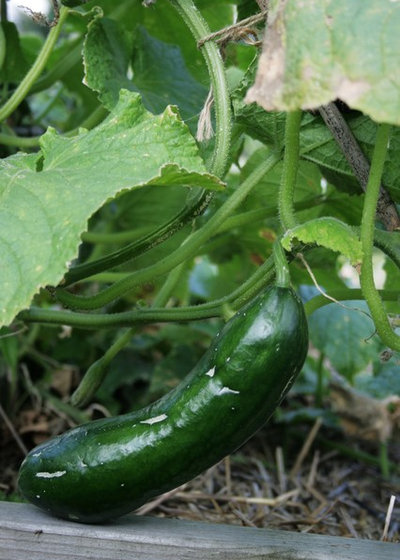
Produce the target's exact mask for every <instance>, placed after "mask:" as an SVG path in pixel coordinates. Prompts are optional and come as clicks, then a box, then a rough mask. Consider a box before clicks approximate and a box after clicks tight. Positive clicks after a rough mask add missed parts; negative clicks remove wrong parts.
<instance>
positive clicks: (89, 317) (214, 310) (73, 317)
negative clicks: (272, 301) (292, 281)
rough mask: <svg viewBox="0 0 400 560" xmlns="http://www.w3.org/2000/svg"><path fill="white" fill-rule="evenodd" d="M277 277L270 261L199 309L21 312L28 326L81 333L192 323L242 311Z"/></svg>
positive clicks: (43, 310) (194, 307) (31, 310)
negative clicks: (228, 311) (57, 327)
mask: <svg viewBox="0 0 400 560" xmlns="http://www.w3.org/2000/svg"><path fill="white" fill-rule="evenodd" d="M273 276H274V262H273V258H272V257H270V258H268V259H267V260H266V261H265V262H264V263H263V264H262V265H261V266H260V267H259V268H258V269H257V270H256V271H255V272H254V274H252V276H251V277H250V278H248V279H247V280H246V282H244V283H243V284H241V285H240V286H239V287H238V288H236V289H235V290H234V291H233V292H232V293H231V294H229V295H227V296H224V297H222V298H219V299H218V300H214V301H211V302H207V303H203V304H200V305H194V306H186V307H177V308H171V309H164V308H138V309H135V310H133V311H125V312H121V313H112V314H108V313H95V314H92V313H76V312H73V311H58V310H53V309H43V308H40V307H31V308H30V309H28V310H26V311H21V312H20V313H19V315H18V319H19V320H20V321H23V322H26V323H37V322H40V323H46V324H49V325H70V326H72V327H76V328H82V329H100V328H115V327H126V326H132V325H135V324H145V323H155V322H157V323H163V322H170V321H193V320H199V319H209V318H211V317H219V316H221V315H222V314H223V310H224V307H225V306H226V305H229V306H230V308H231V309H232V310H233V311H236V310H238V309H240V308H241V307H242V306H243V305H245V304H246V303H247V302H248V301H250V300H251V299H252V298H253V297H254V296H255V295H256V294H257V293H258V292H259V291H260V290H261V289H262V288H263V287H265V286H266V285H267V284H269V283H270V282H271V280H272V278H273Z"/></svg>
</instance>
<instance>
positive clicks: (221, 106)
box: [170, 0, 232, 177]
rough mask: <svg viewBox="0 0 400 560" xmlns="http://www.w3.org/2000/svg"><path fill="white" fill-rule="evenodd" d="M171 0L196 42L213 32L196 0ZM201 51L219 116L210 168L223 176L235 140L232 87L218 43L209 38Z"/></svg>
mask: <svg viewBox="0 0 400 560" xmlns="http://www.w3.org/2000/svg"><path fill="white" fill-rule="evenodd" d="M170 2H171V4H172V5H173V6H174V8H175V9H176V10H177V11H178V13H179V14H180V15H181V17H182V19H183V20H184V21H185V23H186V25H187V26H188V27H189V29H190V31H191V32H192V35H193V37H194V38H195V40H196V42H198V41H200V40H201V39H202V38H203V37H206V36H207V35H209V33H210V29H209V27H208V25H207V23H206V21H205V20H204V18H203V16H202V15H201V14H200V12H199V10H198V9H197V7H196V6H195V5H194V3H193V2H192V0H170ZM201 52H202V53H203V56H204V59H205V61H206V64H207V67H208V72H209V75H210V81H211V86H212V90H213V95H214V105H215V116H216V137H215V148H214V154H213V158H212V161H211V165H210V172H211V173H213V174H214V175H217V176H218V177H222V176H223V175H225V173H226V171H227V164H228V156H229V151H230V143H231V123H232V115H231V104H230V99H229V93H228V92H229V89H228V84H227V80H226V75H225V67H224V63H223V61H222V58H221V54H220V52H219V50H218V47H217V46H216V45H215V44H214V43H213V42H207V43H205V44H204V45H202V47H201Z"/></svg>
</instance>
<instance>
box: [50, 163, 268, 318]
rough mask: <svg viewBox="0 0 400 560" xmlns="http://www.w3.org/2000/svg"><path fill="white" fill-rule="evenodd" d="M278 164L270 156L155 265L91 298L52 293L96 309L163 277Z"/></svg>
mask: <svg viewBox="0 0 400 560" xmlns="http://www.w3.org/2000/svg"><path fill="white" fill-rule="evenodd" d="M278 161H279V156H278V155H277V154H275V153H272V154H271V155H270V156H269V158H267V160H266V161H265V162H263V163H262V164H261V165H260V166H259V167H257V168H256V169H254V171H253V172H252V173H251V174H250V175H249V176H248V177H247V178H246V179H245V180H244V181H243V183H242V184H241V185H240V187H239V188H238V189H237V190H236V191H235V192H234V193H233V194H232V195H231V197H230V198H229V199H228V200H226V201H225V202H224V204H223V205H222V206H221V207H220V208H219V209H218V210H217V211H216V212H215V214H214V215H213V216H212V217H211V218H210V220H209V221H208V222H207V223H206V224H205V225H204V226H203V227H202V228H201V229H199V230H198V231H196V232H194V233H193V234H192V235H191V236H190V237H189V238H187V240H186V243H184V244H183V245H181V247H179V248H178V249H176V250H175V251H174V252H173V253H171V254H170V255H168V256H167V257H164V258H163V259H161V260H160V261H159V262H157V263H155V264H154V265H151V266H149V267H147V268H144V269H141V270H138V271H135V272H133V273H132V274H130V275H129V277H127V278H125V279H123V280H120V281H119V282H116V283H115V284H113V285H112V286H110V287H109V288H106V289H105V290H103V291H101V292H99V293H98V294H96V295H94V296H88V297H85V296H76V295H73V294H71V293H70V292H68V291H66V290H62V289H60V288H58V289H56V291H55V293H56V297H57V298H58V299H59V301H61V302H62V303H63V304H64V305H66V306H68V307H72V308H75V309H82V310H83V309H84V310H90V309H99V308H100V307H103V306H104V305H107V304H108V303H110V302H112V301H113V300H115V299H117V298H119V297H122V296H123V295H124V294H126V293H128V292H129V291H131V290H133V288H135V287H136V286H137V285H138V284H141V283H145V282H148V281H150V280H152V279H153V278H156V277H158V276H161V275H163V274H166V273H167V272H169V271H170V270H172V269H173V268H175V267H176V266H178V265H179V264H180V263H181V262H183V261H184V260H186V259H189V258H191V257H193V256H194V255H195V254H196V252H197V251H198V249H199V248H200V247H201V246H202V245H203V244H204V243H205V242H206V241H207V240H208V239H210V237H211V236H212V235H214V233H215V232H216V231H218V228H219V226H220V224H221V223H222V222H224V221H225V219H226V218H227V217H228V216H229V215H230V214H231V213H232V212H233V211H234V210H235V209H236V208H237V207H238V206H239V205H240V204H241V203H242V202H243V200H244V199H245V198H246V197H247V195H248V194H249V193H250V192H251V190H252V189H253V188H254V187H255V186H256V185H257V184H258V183H259V182H260V180H261V179H262V178H263V177H264V175H265V174H266V173H267V172H268V171H270V170H271V169H272V168H273V167H274V166H275V165H276V163H277V162H278Z"/></svg>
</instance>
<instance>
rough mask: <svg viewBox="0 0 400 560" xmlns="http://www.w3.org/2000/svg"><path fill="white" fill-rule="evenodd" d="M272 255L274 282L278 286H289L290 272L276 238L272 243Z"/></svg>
mask: <svg viewBox="0 0 400 560" xmlns="http://www.w3.org/2000/svg"><path fill="white" fill-rule="evenodd" d="M273 256H274V265H275V272H276V275H275V284H276V285H277V286H278V287H279V288H289V286H290V274H289V265H288V262H287V260H286V256H285V251H284V250H283V247H282V245H281V242H280V240H279V239H277V240H276V241H275V243H274V245H273Z"/></svg>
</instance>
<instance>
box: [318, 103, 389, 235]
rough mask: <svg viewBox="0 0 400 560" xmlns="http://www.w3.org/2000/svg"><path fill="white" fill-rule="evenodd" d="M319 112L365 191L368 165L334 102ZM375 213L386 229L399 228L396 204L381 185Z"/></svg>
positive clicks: (321, 108)
mask: <svg viewBox="0 0 400 560" xmlns="http://www.w3.org/2000/svg"><path fill="white" fill-rule="evenodd" d="M319 112H320V114H321V116H322V118H323V119H324V122H325V124H326V126H327V127H328V128H329V130H330V131H331V133H332V135H333V137H334V138H335V140H336V142H337V144H338V146H339V147H340V149H341V150H342V152H343V154H344V156H345V158H346V160H347V162H348V164H349V165H350V167H351V169H352V171H353V173H354V175H355V177H356V179H357V181H358V182H359V183H360V186H361V188H362V189H363V191H366V188H367V183H368V176H369V168H370V165H369V162H368V160H367V158H366V157H365V155H364V153H363V151H362V150H361V148H360V146H359V144H358V142H357V140H356V138H355V137H354V135H353V133H352V131H351V130H350V127H349V126H348V124H347V122H346V121H345V119H344V118H343V116H342V114H341V112H340V111H339V109H338V108H337V107H336V105H335V104H334V103H329V104H328V105H325V106H323V107H320V108H319ZM377 214H378V217H379V219H380V220H381V222H382V223H383V225H384V226H385V228H386V229H387V230H388V231H393V230H396V229H400V217H399V214H398V212H397V208H396V205H395V204H394V202H393V200H392V199H391V196H390V194H389V193H388V192H387V190H386V189H385V188H384V187H383V186H380V188H379V197H378V202H377Z"/></svg>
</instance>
